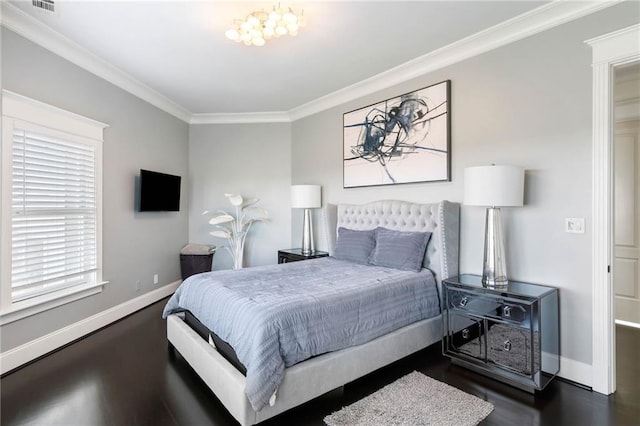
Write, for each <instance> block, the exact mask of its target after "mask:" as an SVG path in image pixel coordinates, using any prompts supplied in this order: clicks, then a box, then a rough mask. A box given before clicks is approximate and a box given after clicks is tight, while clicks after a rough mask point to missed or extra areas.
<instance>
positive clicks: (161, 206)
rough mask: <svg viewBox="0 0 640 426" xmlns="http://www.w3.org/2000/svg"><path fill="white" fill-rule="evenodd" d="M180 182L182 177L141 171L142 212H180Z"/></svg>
mask: <svg viewBox="0 0 640 426" xmlns="http://www.w3.org/2000/svg"><path fill="white" fill-rule="evenodd" d="M180 180H181V177H180V176H174V175H168V174H165V173H158V172H152V171H149V170H140V211H141V212H177V211H179V210H180Z"/></svg>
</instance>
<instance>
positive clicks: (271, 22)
mask: <svg viewBox="0 0 640 426" xmlns="http://www.w3.org/2000/svg"><path fill="white" fill-rule="evenodd" d="M276 22H277V21H274V20H272V19H267V20H266V21H265V22H264V27H265V28H275V27H276Z"/></svg>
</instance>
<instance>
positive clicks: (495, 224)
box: [482, 207, 509, 288]
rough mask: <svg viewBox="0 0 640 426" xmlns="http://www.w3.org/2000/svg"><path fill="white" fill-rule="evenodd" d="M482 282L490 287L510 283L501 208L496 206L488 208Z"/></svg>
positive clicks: (505, 285) (498, 286) (500, 286)
mask: <svg viewBox="0 0 640 426" xmlns="http://www.w3.org/2000/svg"><path fill="white" fill-rule="evenodd" d="M482 284H483V285H484V286H485V287H489V288H506V287H507V286H508V285H509V279H508V278H507V262H506V259H505V250H504V241H503V238H502V224H501V222H500V209H499V208H496V207H489V208H487V216H486V221H485V234H484V262H483V267H482Z"/></svg>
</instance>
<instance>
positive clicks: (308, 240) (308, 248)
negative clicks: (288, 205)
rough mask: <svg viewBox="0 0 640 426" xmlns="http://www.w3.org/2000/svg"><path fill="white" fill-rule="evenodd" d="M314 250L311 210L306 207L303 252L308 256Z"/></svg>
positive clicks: (303, 227) (303, 226)
mask: <svg viewBox="0 0 640 426" xmlns="http://www.w3.org/2000/svg"><path fill="white" fill-rule="evenodd" d="M313 252H314V247H313V230H312V229H311V211H310V210H309V209H304V223H303V224H302V254H303V255H304V256H308V255H310V254H311V253H313Z"/></svg>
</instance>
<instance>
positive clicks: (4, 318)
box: [0, 281, 108, 325]
mask: <svg viewBox="0 0 640 426" xmlns="http://www.w3.org/2000/svg"><path fill="white" fill-rule="evenodd" d="M107 283H108V281H102V282H99V283H95V284H89V285H84V286H81V287H72V288H68V289H64V290H61V291H59V292H56V293H52V294H45V295H42V296H38V297H34V298H32V299H27V300H23V301H20V302H16V303H12V304H11V306H10V307H9V308H7V309H4V310H2V311H1V312H0V325H5V324H9V323H12V322H14V321H17V320H20V319H22V318H26V317H29V316H31V315H35V314H38V313H40V312H44V311H47V310H49V309H53V308H57V307H58V306H62V305H66V304H67V303H71V302H74V301H76V300H80V299H83V298H85V297H89V296H93V295H94V294H98V293H101V292H102V287H103V286H104V285H105V284H107Z"/></svg>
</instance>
